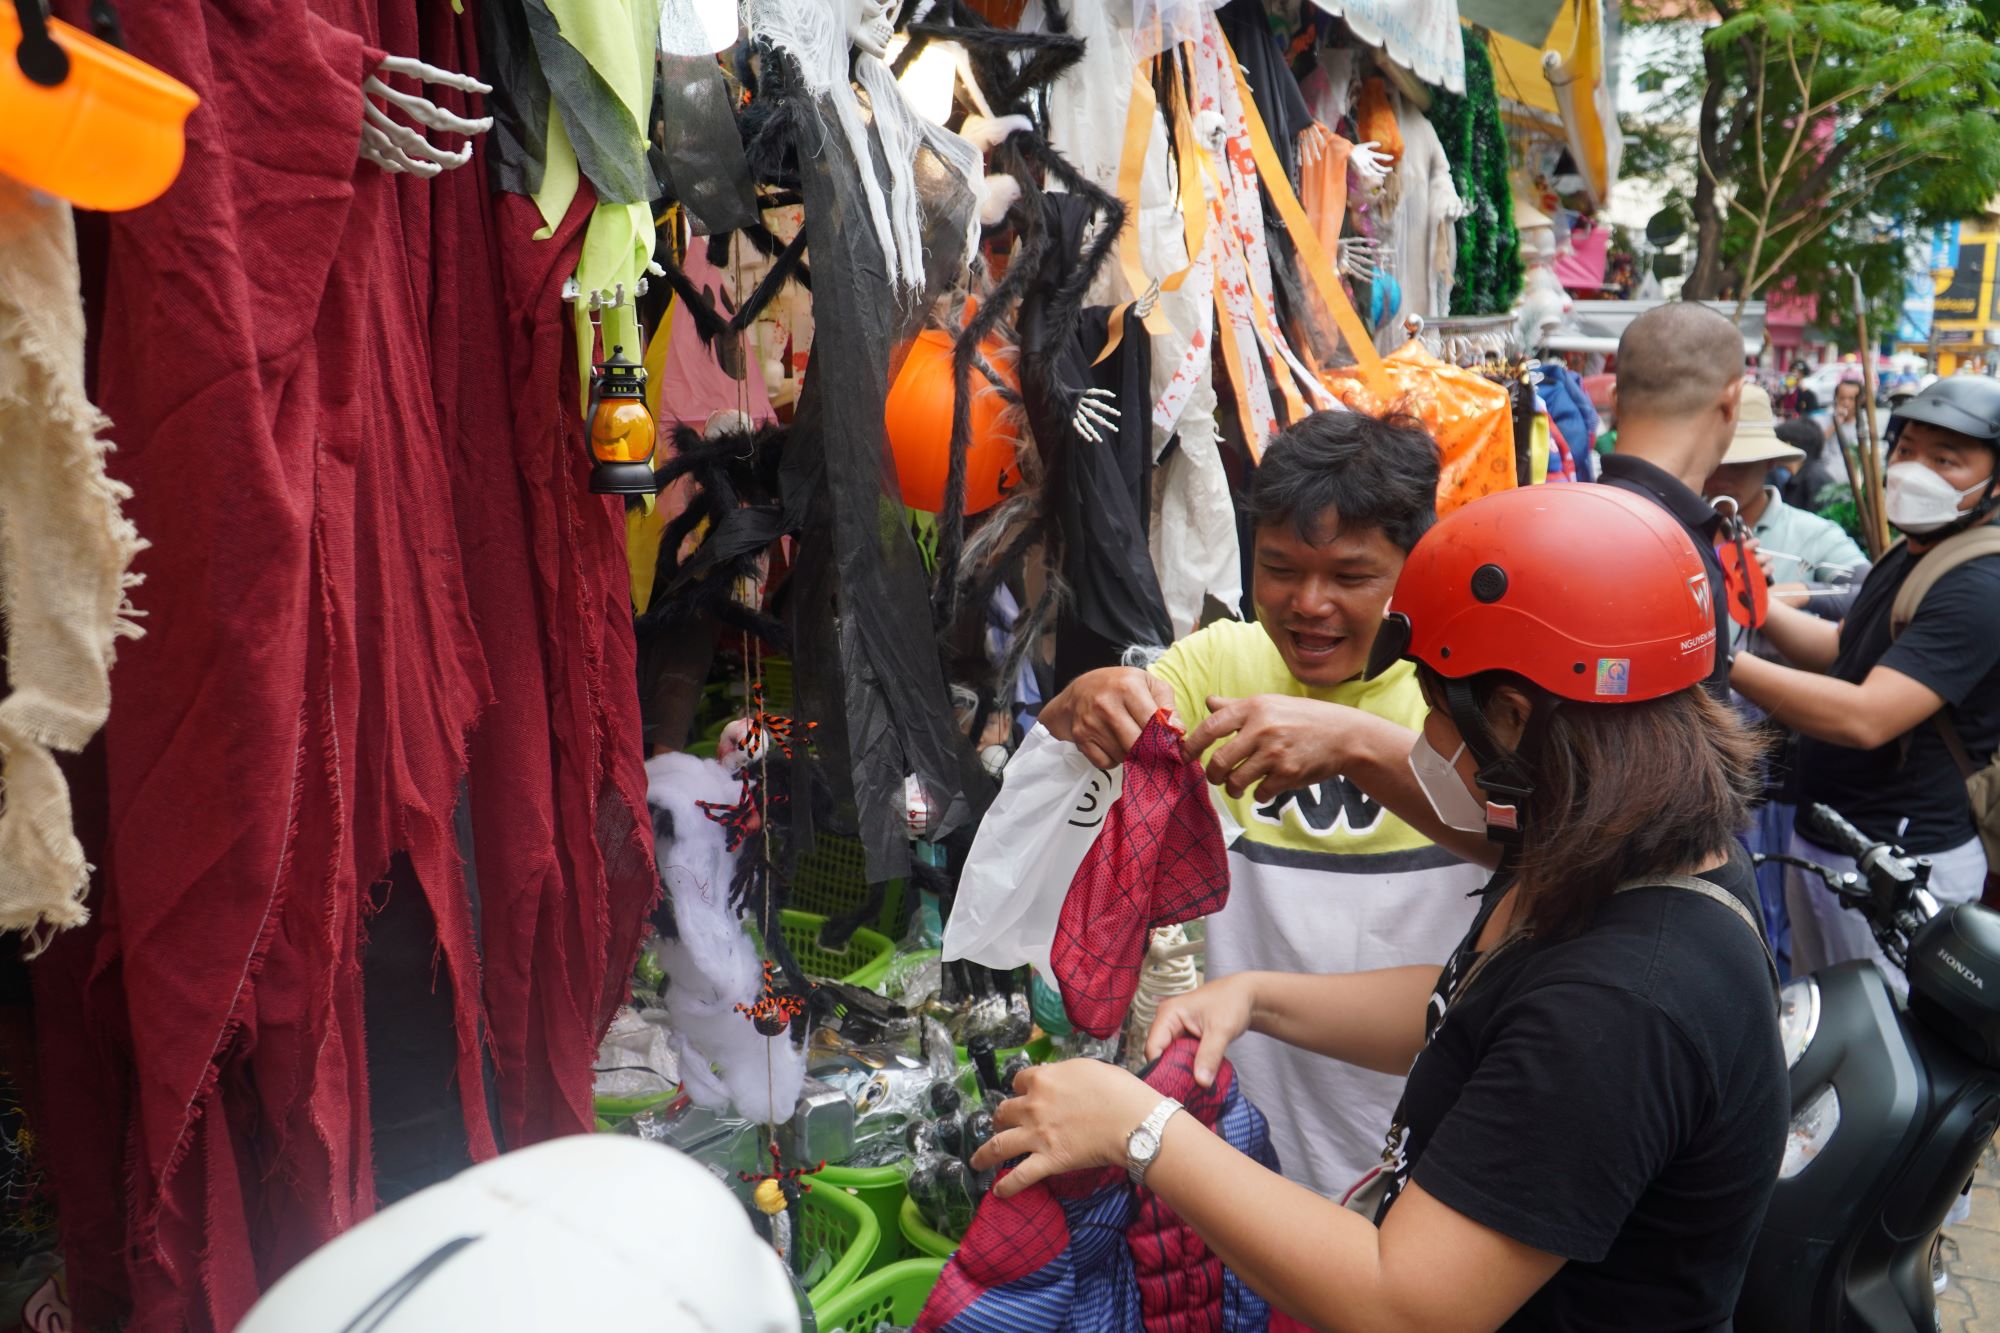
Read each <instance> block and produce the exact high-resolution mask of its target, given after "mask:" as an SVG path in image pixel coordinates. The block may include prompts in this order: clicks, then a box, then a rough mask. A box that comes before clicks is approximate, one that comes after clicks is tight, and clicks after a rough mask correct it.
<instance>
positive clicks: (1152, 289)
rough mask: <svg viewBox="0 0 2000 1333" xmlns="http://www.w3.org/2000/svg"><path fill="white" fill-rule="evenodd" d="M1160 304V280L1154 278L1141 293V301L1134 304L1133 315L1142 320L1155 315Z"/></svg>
mask: <svg viewBox="0 0 2000 1333" xmlns="http://www.w3.org/2000/svg"><path fill="white" fill-rule="evenodd" d="M1159 304H1160V280H1159V279H1158V278H1154V279H1153V280H1152V281H1151V282H1149V283H1147V284H1146V290H1145V291H1143V292H1141V293H1139V299H1138V300H1136V301H1134V302H1133V303H1132V313H1133V314H1134V315H1135V316H1137V317H1138V318H1140V319H1144V318H1145V317H1146V316H1148V315H1150V314H1152V313H1153V309H1154V307H1156V306H1158V305H1159Z"/></svg>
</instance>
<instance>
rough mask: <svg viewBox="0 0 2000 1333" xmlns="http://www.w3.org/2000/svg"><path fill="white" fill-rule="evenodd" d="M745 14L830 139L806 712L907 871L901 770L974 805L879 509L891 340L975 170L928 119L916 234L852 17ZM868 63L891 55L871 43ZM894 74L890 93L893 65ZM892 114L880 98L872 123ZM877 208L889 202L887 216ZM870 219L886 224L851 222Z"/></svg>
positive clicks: (959, 224)
mask: <svg viewBox="0 0 2000 1333" xmlns="http://www.w3.org/2000/svg"><path fill="white" fill-rule="evenodd" d="M749 16H750V22H751V30H752V32H753V34H755V35H758V36H760V37H764V38H767V39H769V40H772V41H773V42H774V43H776V44H777V46H778V48H779V50H780V51H781V52H783V53H784V54H786V55H789V56H791V57H792V58H793V59H794V60H796V61H797V62H798V67H799V69H800V70H801V73H802V86H800V87H797V88H795V89H794V90H793V91H792V92H790V93H789V94H787V96H788V97H789V98H791V99H792V101H793V108H792V113H793V114H794V115H796V116H799V117H801V119H802V122H803V123H804V124H805V125H807V126H809V127H811V129H812V131H813V132H815V133H817V134H818V135H819V136H820V137H819V139H818V143H819V144H820V151H819V152H817V153H813V152H808V151H804V150H803V149H802V150H801V151H800V153H799V155H798V157H799V160H798V168H799V176H800V183H801V186H802V189H803V193H804V196H805V213H806V235H807V237H808V245H809V247H810V251H811V254H812V256H813V269H814V274H815V282H814V286H813V306H814V312H813V313H814V322H815V324H816V325H817V326H818V327H819V328H821V329H838V330H839V331H840V336H838V337H833V338H828V337H821V338H819V339H818V340H817V341H816V343H815V345H814V350H813V358H812V362H811V364H810V365H809V366H808V368H807V371H806V380H805V385H804V387H803V388H802V389H801V391H800V395H799V405H798V413H797V415H796V416H795V417H794V418H793V421H792V429H791V439H790V444H789V446H788V447H787V449H786V450H785V459H784V480H783V486H784V493H785V505H786V508H787V509H788V510H790V511H792V512H795V513H800V514H803V515H804V520H803V531H802V534H801V538H800V548H799V553H798V565H797V567H798V574H797V575H796V577H795V578H794V581H793V584H792V597H793V601H792V635H793V642H794V651H795V653H796V655H797V656H798V658H799V659H800V660H804V661H813V662H816V663H818V664H819V670H818V671H817V672H811V673H807V675H806V677H805V678H802V679H801V680H800V691H801V703H802V705H803V707H804V711H805V716H807V717H809V718H812V719H814V720H816V721H819V722H820V723H821V724H822V725H821V734H820V744H821V746H822V748H823V750H824V751H825V753H826V755H827V758H828V763H827V770H828V775H829V777H830V779H831V780H832V781H833V783H834V788H835V794H836V796H838V797H840V798H841V799H842V804H848V803H850V802H851V804H852V805H853V807H854V808H855V810H856V811H857V812H858V816H859V819H860V824H861V828H860V836H861V841H862V845H863V847H864V849H865V851H866V853H867V858H868V872H867V873H868V878H869V880H870V881H871V882H875V883H879V882H882V881H886V880H889V879H895V878H901V877H903V876H904V875H906V874H907V873H908V871H909V866H910V843H909V836H910V835H909V827H908V822H907V821H906V819H905V818H904V813H903V811H904V795H903V793H904V780H905V778H907V777H909V776H910V775H913V774H914V775H915V776H916V777H917V779H918V780H919V781H920V782H921V783H922V784H923V786H924V789H925V790H926V791H927V792H928V793H929V795H930V797H931V799H932V800H933V802H934V803H935V808H936V809H937V810H938V811H939V812H940V816H939V818H938V820H937V822H936V824H935V825H934V827H933V829H932V832H933V833H934V835H938V836H941V835H943V834H945V833H949V832H950V831H951V830H953V829H955V828H957V827H958V826H960V825H961V824H963V823H964V822H965V821H966V819H967V818H968V817H969V814H970V811H969V810H968V808H967V806H966V803H965V797H964V795H963V791H962V786H961V782H960V767H959V753H958V752H959V748H960V738H959V736H958V733H957V726H956V723H955V721H954V718H953V715H952V711H951V706H950V698H949V696H948V693H947V691H946V688H945V681H944V676H943V672H942V669H941V666H940V663H939V659H938V655H937V653H936V652H935V651H934V650H933V646H932V643H931V640H930V636H929V635H927V634H913V633H912V632H911V629H912V625H911V621H910V616H911V615H912V614H918V615H921V609H922V608H923V607H925V606H926V605H927V604H928V602H929V598H928V596H927V595H926V589H925V582H924V571H923V566H922V564H921V562H920V560H919V557H918V554H917V549H916V545H915V543H914V542H913V541H912V540H911V538H910V535H909V533H908V531H907V530H906V529H905V527H904V526H903V525H902V524H901V523H895V524H886V523H883V522H882V521H881V517H880V516H881V509H882V505H883V503H884V501H885V497H894V496H895V495H896V494H897V492H896V483H895V474H894V469H893V465H892V463H891V460H890V457H889V452H888V444H887V438H886V435H885V432H884V425H883V411H884V403H885V400H886V398H887V394H888V380H889V352H890V349H891V348H892V347H894V346H895V345H897V344H898V343H899V342H900V341H901V340H902V338H903V337H905V336H907V335H908V334H909V333H910V332H912V331H913V329H912V327H911V326H912V325H913V324H914V323H915V319H914V316H915V314H916V312H917V311H918V309H920V308H921V306H922V305H924V304H927V303H928V302H927V300H924V299H922V298H925V297H928V296H931V295H934V294H935V293H937V292H939V291H941V290H943V288H944V287H946V286H947V285H949V284H950V283H951V282H953V281H955V280H956V279H957V277H958V275H959V274H961V273H962V272H963V271H964V268H965V262H966V256H967V249H966V236H967V229H968V227H969V226H971V225H974V224H973V219H972V214H973V209H974V201H975V192H974V190H973V189H972V188H971V186H972V185H976V183H977V182H976V173H977V170H978V166H977V155H976V154H974V156H973V159H972V161H973V170H974V172H975V179H974V180H973V181H972V182H970V183H968V181H967V179H966V177H965V176H964V174H963V170H962V168H963V166H964V163H963V161H962V160H959V155H958V154H957V152H956V150H952V152H951V154H950V155H949V156H944V157H940V156H938V155H937V154H936V153H935V152H934V151H933V150H934V149H935V148H936V146H937V144H936V143H935V142H934V136H933V134H932V133H931V132H930V131H924V132H923V133H922V134H921V135H920V137H921V140H922V144H923V147H921V148H918V147H915V146H912V147H911V148H910V149H909V153H910V156H909V157H907V158H906V159H905V160H904V162H903V164H902V173H901V174H902V176H903V177H904V178H905V180H906V181H907V183H908V185H909V187H910V188H911V189H912V190H915V191H918V198H919V199H920V200H921V202H922V204H923V207H922V208H921V209H918V210H917V213H916V217H917V220H918V221H919V223H920V224H921V228H922V235H921V237H919V238H909V237H906V236H905V235H904V224H905V223H906V222H908V221H909V218H908V217H906V216H905V215H904V213H903V212H902V211H901V207H900V204H899V202H898V201H899V191H898V188H896V187H893V186H892V189H891V191H890V195H889V198H888V200H887V201H886V203H885V202H884V201H883V200H882V199H881V198H880V197H879V188H874V189H871V188H870V184H872V183H874V182H875V181H876V177H875V175H874V171H873V163H874V160H875V159H874V153H875V152H876V149H875V148H874V147H873V146H872V145H873V140H872V139H869V138H868V137H867V136H866V135H863V136H862V138H861V140H860V143H859V147H860V149H861V150H862V151H865V152H867V153H868V154H869V159H868V161H867V162H863V161H861V160H859V159H858V158H857V157H856V156H855V150H856V146H857V145H856V140H855V139H854V138H852V137H850V134H849V133H848V132H846V130H848V129H849V128H851V127H848V126H847V125H846V121H845V118H846V116H847V115H848V114H850V108H848V107H847V106H846V104H847V103H851V102H853V100H854V94H853V92H852V90H851V89H850V88H849V87H848V86H847V83H846V75H845V68H846V60H847V38H846V35H845V33H844V32H843V33H841V34H839V36H838V42H839V51H838V53H837V54H836V55H834V56H831V57H829V56H828V55H827V54H826V48H827V43H828V42H830V41H832V40H833V38H832V37H830V36H828V35H827V34H826V33H822V32H818V31H817V30H816V29H815V28H814V27H813V26H812V25H813V24H814V23H816V22H818V21H820V20H821V19H824V20H825V21H828V22H832V21H833V20H832V18H831V17H830V14H829V12H828V11H824V10H823V9H822V8H821V7H819V6H817V5H816V3H814V2H813V0H760V3H758V4H753V5H752V6H751V9H750V15H749ZM858 64H859V65H860V66H861V67H863V68H866V67H868V66H870V65H871V64H872V65H878V66H879V64H880V62H879V61H876V60H874V58H873V57H871V56H866V55H863V56H861V57H860V58H859V61H858ZM884 77H885V78H886V77H887V76H886V70H885V72H884ZM887 86H888V91H889V93H890V94H893V92H894V86H895V85H894V80H893V78H889V79H888V80H887ZM870 91H871V94H872V95H873V96H874V97H875V99H876V100H877V102H878V103H881V104H882V105H883V107H884V109H885V110H886V106H887V102H888V95H885V93H884V91H883V90H882V88H881V87H879V86H878V84H871V85H870ZM896 96H897V97H898V99H899V98H900V95H899V94H897V95H896ZM904 110H905V114H910V113H908V111H907V108H905V109H904ZM857 114H858V113H857ZM882 120H883V116H882V115H881V114H880V113H878V118H877V125H878V126H880V125H881V124H882ZM937 133H938V134H943V131H937ZM947 137H948V138H950V139H956V138H957V136H955V135H951V136H947ZM958 142H959V143H960V144H962V145H963V144H964V141H963V140H959V141H958ZM889 146H890V145H887V144H885V145H884V148H885V149H886V148H888V147H889ZM964 146H965V147H966V149H968V150H969V149H970V145H964ZM864 168H867V175H866V177H865V178H864V174H863V172H864ZM911 178H914V179H911ZM916 202H917V200H913V201H912V203H911V207H912V208H915V207H916ZM878 208H886V209H888V210H889V215H888V217H887V219H886V221H885V219H884V218H883V217H882V216H880V215H878V211H877V210H878ZM864 218H873V220H874V221H875V223H876V225H875V226H874V227H862V226H860V225H857V224H858V222H859V220H861V219H864ZM885 234H886V235H887V237H888V239H889V242H890V244H889V245H887V246H885V245H884V243H883V237H884V235H885ZM906 242H907V243H906ZM922 255H927V256H928V257H929V263H930V265H931V269H930V270H929V271H928V272H924V271H919V272H915V273H912V272H911V271H909V269H908V267H907V264H908V262H909V261H910V260H911V258H912V257H913V256H922ZM885 296H886V297H887V298H888V299H885ZM913 298H915V299H913ZM836 606H837V607H838V614H836ZM835 689H837V690H838V693H839V697H837V698H836V697H834V695H833V690H835ZM843 761H844V762H843Z"/></svg>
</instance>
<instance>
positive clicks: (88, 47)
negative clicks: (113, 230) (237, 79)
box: [0, 4, 200, 210]
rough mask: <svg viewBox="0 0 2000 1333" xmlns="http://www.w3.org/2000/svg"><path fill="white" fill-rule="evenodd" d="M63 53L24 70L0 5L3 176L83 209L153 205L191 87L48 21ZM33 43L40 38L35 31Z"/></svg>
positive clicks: (173, 154)
mask: <svg viewBox="0 0 2000 1333" xmlns="http://www.w3.org/2000/svg"><path fill="white" fill-rule="evenodd" d="M47 22H48V33H49V37H50V38H52V39H53V41H54V43H55V46H56V47H57V48H60V55H57V54H55V52H53V51H50V52H48V53H47V54H48V56H49V57H50V58H51V59H52V60H53V61H54V63H55V68H54V69H53V70H52V71H50V72H49V73H47V74H46V75H45V76H44V77H47V78H49V79H50V80H51V82H50V83H49V84H46V85H45V84H43V83H40V82H37V81H36V80H35V79H33V78H30V77H29V76H28V73H27V71H26V70H25V69H24V68H23V66H22V64H21V63H20V57H19V55H18V52H19V51H20V50H22V49H25V48H26V46H27V45H28V44H26V43H23V42H22V40H21V38H22V33H21V24H20V20H19V18H18V16H17V13H16V9H15V7H14V6H13V5H12V4H7V5H0V126H4V127H5V128H4V130H0V174H5V175H8V176H12V177H14V178H15V179H16V180H19V181H25V182H26V183H27V184H29V185H32V186H34V187H35V188H36V189H39V190H43V191H46V192H47V193H49V194H53V195H59V196H61V197H62V198H64V199H67V200H69V201H70V202H71V203H73V204H76V205H79V206H80V207H83V208H95V209H104V210H116V209H126V208H137V207H138V206H139V205H141V204H146V203H151V202H152V201H153V200H155V199H157V198H159V197H160V195H161V194H162V193H164V192H165V190H166V188H167V186H169V185H171V184H173V181H174V177H175V176H177V175H179V174H180V169H181V157H182V154H183V153H184V152H185V148H186V140H185V137H184V134H183V128H182V127H183V125H184V124H185V122H186V121H187V117H188V113H189V112H190V111H192V110H194V108H195V105H196V103H197V102H198V101H199V100H200V99H199V98H197V97H196V96H195V94H194V90H193V89H191V88H189V87H188V86H187V85H186V84H184V83H182V82H180V81H179V80H178V79H173V78H169V77H168V76H167V75H165V74H162V73H161V72H160V71H159V70H157V69H154V68H153V67H152V66H151V65H148V64H147V63H146V62H145V61H143V60H137V59H134V58H133V57H131V56H129V55H126V54H125V53H124V52H123V51H120V50H119V49H118V48H117V47H115V46H112V45H110V44H109V43H107V42H101V41H99V40H98V39H97V38H95V37H93V36H91V35H90V34H89V33H87V32H82V31H79V30H78V29H76V28H73V27H71V26H70V25H69V24H67V23H64V22H61V21H60V20H58V19H49V20H48V21H47ZM34 37H35V38H36V39H37V41H39V40H40V34H39V33H37V34H34Z"/></svg>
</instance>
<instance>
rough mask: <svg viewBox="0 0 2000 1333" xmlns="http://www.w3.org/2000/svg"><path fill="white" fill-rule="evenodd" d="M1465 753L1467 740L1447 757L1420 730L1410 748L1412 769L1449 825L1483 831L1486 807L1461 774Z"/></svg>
mask: <svg viewBox="0 0 2000 1333" xmlns="http://www.w3.org/2000/svg"><path fill="white" fill-rule="evenodd" d="M1464 753H1465V742H1464V741H1460V742H1459V743H1458V750H1457V751H1456V752H1455V753H1454V754H1453V755H1452V757H1451V758H1449V759H1447V758H1445V757H1444V756H1443V755H1441V754H1439V753H1438V752H1437V750H1436V749H1434V748H1433V747H1432V745H1431V738H1430V737H1428V736H1426V735H1424V734H1423V733H1422V732H1421V731H1420V732H1418V733H1417V743H1416V745H1415V746H1414V747H1413V748H1412V749H1411V750H1410V771H1411V772H1412V773H1414V774H1416V775H1417V785H1418V786H1419V787H1421V788H1423V790H1424V796H1425V798H1426V799H1428V800H1429V801H1430V803H1431V809H1432V810H1433V811H1434V812H1435V813H1436V814H1437V817H1438V819H1439V820H1440V821H1441V822H1442V823H1443V824H1444V826H1445V827H1446V828H1452V829H1457V830H1458V831H1459V832H1460V833H1484V832H1486V806H1485V805H1484V804H1483V803H1482V802H1481V801H1480V799H1479V798H1478V797H1477V796H1474V795H1473V794H1472V793H1471V791H1469V790H1468V789H1467V788H1466V785H1465V780H1464V779H1463V778H1461V777H1459V776H1458V768H1457V764H1458V756H1459V755H1461V754H1464Z"/></svg>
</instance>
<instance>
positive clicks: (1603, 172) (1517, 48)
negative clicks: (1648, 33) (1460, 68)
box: [1486, 0, 1624, 204]
mask: <svg viewBox="0 0 2000 1333" xmlns="http://www.w3.org/2000/svg"><path fill="white" fill-rule="evenodd" d="M1486 49H1487V53H1488V54H1489V55H1490V56H1492V58H1493V81H1494V85H1495V88H1496V90H1497V91H1498V92H1499V94H1500V97H1501V100H1502V101H1503V103H1504V102H1512V103H1515V104H1516V105H1517V106H1518V107H1520V108H1522V109H1523V110H1525V111H1526V112H1527V113H1528V115H1529V117H1531V118H1533V119H1535V120H1537V121H1543V120H1545V121H1546V122H1547V123H1548V124H1549V125H1550V126H1551V127H1554V126H1556V125H1560V126H1561V128H1562V133H1563V137H1564V138H1565V139H1567V140H1568V143H1569V150H1570V156H1571V157H1572V158H1574V159H1575V160H1576V165H1577V170H1578V172H1579V173H1581V174H1582V176H1583V178H1584V184H1585V186H1586V188H1587V189H1588V190H1589V192H1590V196H1591V198H1592V199H1593V200H1595V201H1596V202H1597V203H1599V204H1602V203H1603V202H1604V201H1605V200H1606V199H1608V198H1609V197H1610V195H1611V185H1612V182H1613V181H1615V180H1617V179H1618V161H1619V158H1620V157H1621V156H1622V155H1623V148H1624V138H1623V135H1622V134H1621V132H1620V131H1619V128H1618V118H1617V116H1616V115H1615V114H1613V111H1612V107H1611V89H1610V87H1609V85H1608V83H1607V81H1606V76H1605V66H1606V60H1605V51H1604V13H1603V0H1564V3H1563V5H1562V8H1561V9H1560V10H1558V11H1557V12H1556V14H1555V16H1554V19H1553V21H1552V22H1551V23H1550V25H1549V29H1548V32H1547V34H1546V35H1545V36H1544V37H1543V38H1542V42H1541V45H1540V46H1534V45H1531V44H1530V43H1528V42H1525V41H1522V40H1520V39H1519V38H1517V37H1510V36H1507V35H1506V34H1504V33H1500V32H1495V31H1493V30H1491V29H1488V30H1487V35H1486Z"/></svg>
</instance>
